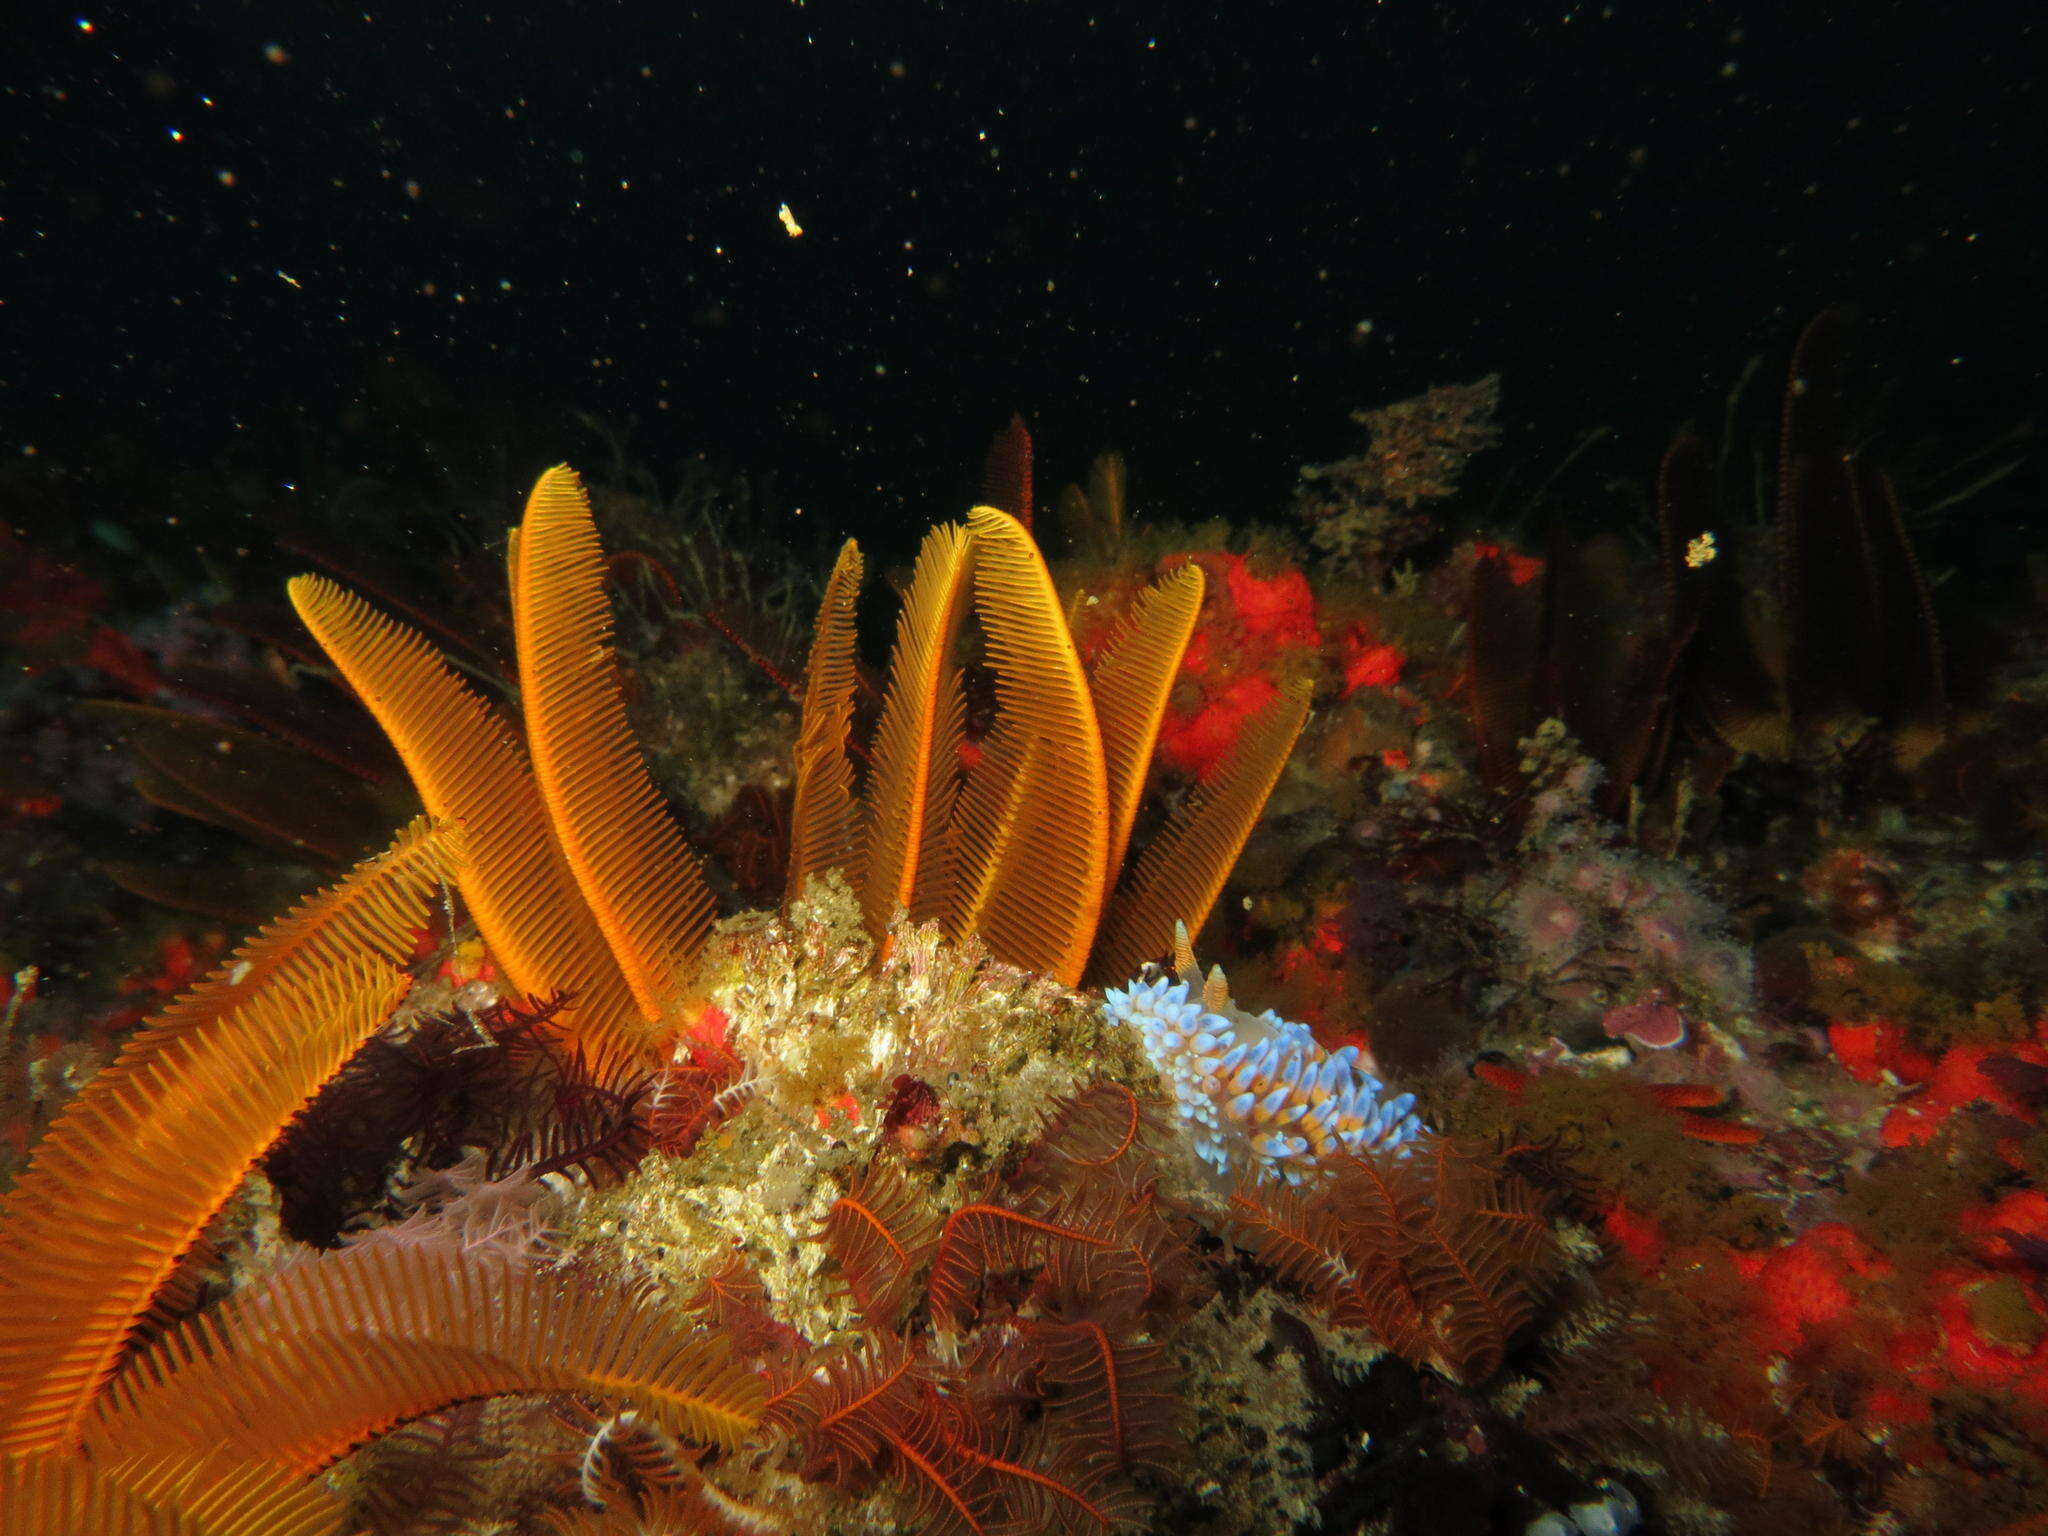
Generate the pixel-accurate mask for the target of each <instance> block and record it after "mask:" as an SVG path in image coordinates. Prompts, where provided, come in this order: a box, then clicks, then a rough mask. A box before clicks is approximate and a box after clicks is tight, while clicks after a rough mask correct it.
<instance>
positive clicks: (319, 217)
mask: <svg viewBox="0 0 2048 1536" xmlns="http://www.w3.org/2000/svg"><path fill="white" fill-rule="evenodd" d="M2025 12H2026V8H2025V7H2021V6H2017V5H2009V4H1978V5H1967V6H1965V5H1951V6H1940V5H1932V4H1898V5H1893V4H1867V5H1854V6H1851V5H1841V6H1819V5H1803V4H1802V5H1790V6H1786V5H1774V6H1740V5H1708V4H1689V3H1679V0H1671V3H1655V4H1648V3H1637V4H1620V5H1614V6H1604V7H1603V6H1578V5H1571V4H1562V5H1548V6H1541V7H1536V6H1527V7H1524V6H1516V5H1505V4H1503V5H1493V4H1485V5H1481V4H1471V3H1467V4H1452V5H1424V4H1419V3H1417V4H1408V3H1403V4H1381V5H1374V4H1366V3H1358V4H1346V5H1341V6H1338V5H1327V4H1323V5H1309V4H1294V5H1276V4H1259V3H1250V0H1233V3H1230V4H1227V5H1220V6H1214V7H1206V6H1193V5H1169V4H1159V3H1155V4H1122V3H1114V0H1110V3H1102V4H1088V5H1082V4H1069V3H1064V0H1047V3H1037V4H1028V5H1026V4H1003V3H997V0H974V3H956V4H939V3H917V4H914V3H885V4H876V3H866V4H836V3H809V4H798V3H790V0H745V3H720V0H712V3H706V4H700V5H695V6H684V5H671V4H645V3H641V4H587V5H579V6H574V7H570V6H545V7H544V6H539V5H529V4H520V3H517V0H508V3H504V4H500V5H496V6H486V5H465V4H431V5H429V4H418V5H404V6H400V5H384V6H378V5H374V4H373V5H370V6H368V7H365V6H363V5H359V4H339V3H333V4H328V3H312V0H295V3H281V4H265V5H254V4H241V3H227V0H220V3H211V4H190V3H161V4H151V5H113V6H105V7H97V6H95V7H88V8H85V9H82V10H69V9H62V8H51V7H34V8H31V9H30V10H29V11H28V12H26V13H21V12H12V13H10V14H12V15H13V16H14V18H15V19H13V20H11V21H8V22H6V23H5V24H4V27H5V32H6V35H7V48H6V50H5V53H6V57H5V59H4V62H0V77H4V81H5V85H6V95H5V97H4V103H0V104H4V108H5V111H6V112H7V114H8V117H9V119H10V122H9V125H8V128H7V140H8V153H9V159H8V161H7V163H6V169H5V178H4V187H0V192H4V198H5V214H6V223H5V226H4V230H0V296H4V299H5V304H6V307H5V310H4V325H5V330H6V335H5V338H4V340H0V359H4V361H0V411H4V417H0V421H4V430H5V437H6V439H7V441H6V442H5V444H4V447H5V450H6V451H7V452H9V453H16V452H20V451H22V450H23V449H24V448H29V447H34V448H35V449H36V450H37V451H39V452H44V453H52V452H55V453H63V454H68V455H70V456H71V457H73V458H76V457H78V456H80V455H81V454H83V453H85V452H86V450H85V448H84V447H83V445H84V444H86V443H88V442H90V441H91V440H92V438H93V436H94V435H95V434H98V433H104V432H108V431H114V432H119V433H121V434H123V435H125V436H126V437H128V438H129V439H131V440H133V441H136V442H140V443H143V444H146V445H148V446H149V448H150V451H152V452H154V453H158V454H161V455H163V456H164V457H165V458H166V460H169V461H181V462H203V461H205V460H206V459H207V458H208V456H209V455H215V454H218V453H219V452H221V451H222V450H223V449H224V448H227V447H230V446H231V445H233V444H234V443H235V442H237V440H238V439H240V440H247V439H249V438H250V437H251V436H252V435H254V436H256V437H261V436H262V434H264V433H265V432H274V431H275V428H276V424H277V422H278V421H279V419H280V418H281V417H289V416H291V415H293V414H300V415H302V416H303V418H304V419H305V420H306V421H308V422H313V423H319V424H323V425H326V424H331V423H333V422H335V421H336V420H337V419H340V418H341V417H343V416H344V414H345V413H346V411H347V409H348V407H349V406H350V404H351V402H357V401H359V400H360V399H361V398H362V397H363V396H364V394H365V391H366V390H370V389H373V388H379V387H381V388H386V389H389V387H390V386H389V380H390V379H391V378H392V377H393V376H394V375H397V376H401V377H405V378H408V379H411V380H413V381H415V382H417V381H418V380H422V379H424V380H428V381H431V383H432V386H433V388H434V389H435V390H436V391H439V392H441V393H442V395H443V396H444V397H446V398H448V399H452V400H454V401H456V402H458V403H459V404H460V405H461V406H462V407H463V408H467V407H469V406H471V405H475V406H478V407H481V406H483V405H485V404H487V403H490V402H498V403H500V404H509V405H511V406H512V407H514V408H516V410H517V411H518V412H521V413H524V415H525V416H526V417H527V418H529V419H538V420H540V421H542V422H543V423H546V422H554V423H558V424H559V425H560V428H561V433H562V436H561V444H560V445H558V444H557V443H554V442H542V441H539V440H536V439H533V438H530V437H529V438H525V439H523V440H522V441H521V442H519V443H517V444H515V445H514V447H513V452H512V457H513V458H515V459H519V460H520V462H518V463H516V464H514V465H512V466H511V468H510V470H508V484H507V486H506V489H507V490H510V489H511V488H512V487H513V486H515V485H516V483H517V481H518V479H519V478H521V477H523V476H524V474H525V473H526V472H527V471H528V469H530V468H531V463H530V462H527V460H531V461H532V462H538V461H539V459H540V458H541V457H545V456H547V455H549V454H551V453H553V452H560V451H575V445H576V442H577V439H576V437H575V435H574V429H573V418H572V416H571V412H572V411H574V410H582V411H587V412H591V413H595V414H597V415H599V416H602V417H604V418H605V419H607V420H609V421H611V422H614V423H617V424H625V423H627V422H629V421H631V422H636V423H637V425H635V426H634V428H633V433H632V444H633V448H634V451H635V452H637V453H639V454H642V455H644V456H645V458H646V459H647V460H648V461H649V462H651V463H654V464H657V465H659V464H661V463H665V462H667V461H669V460H671V459H674V458H677V457H680V456H681V455H684V454H687V453H694V452H700V451H708V452H710V453H712V454H715V455H717V456H720V457H722V458H724V459H726V460H729V461H731V462H733V463H735V464H737V465H740V466H743V467H745V468H746V469H748V470H750V471H754V472H757V473H758V472H761V471H766V470H774V471H776V472H777V473H778V475H779V477H780V484H781V492H780V499H781V501H782V502H783V503H784V504H785V505H787V506H792V507H793V506H799V505H800V506H803V507H805V508H806V510H807V511H808V512H809V513H810V514H811V516H812V518H813V519H823V520H825V521H826V522H827V523H828V524H829V528H830V531H831V532H833V533H837V532H839V531H841V530H851V531H858V532H861V533H863V534H866V535H867V536H869V537H871V538H872V537H881V538H883V539H884V540H886V539H888V538H889V537H890V536H891V535H892V534H894V533H899V532H900V534H901V536H902V538H903V539H904V540H905V541H907V540H908V539H909V538H910V537H911V536H912V535H914V533H915V532H916V531H917V530H918V529H921V528H922V527H923V526H925V525H926V524H927V523H928V522H929V521H930V520H931V519H932V518H933V517H935V516H940V515H945V514H949V513H950V512H952V511H954V510H956V508H957V506H958V504H959V502H960V500H961V498H963V497H964V496H966V495H967V494H968V493H969V492H970V491H971V489H972V488H973V485H974V483H975V479H976V475H977V468H978V465H979V461H980V457H981V453H982V450H983V447H984V445H985V444H986V443H987V441H988V439H989V436H990V434H991V433H992V432H993V431H994V430H995V429H996V428H997V427H998V426H999V425H1000V424H1001V423H1002V422H1003V421H1004V420H1006V419H1007V417H1008V414H1009V412H1010V411H1011V410H1012V409H1013V408H1016V409H1021V410H1022V411H1023V412H1024V413H1025V414H1026V416H1027V418H1028V419H1029V421H1030V422H1031V425H1032V427H1033V429H1034V432H1035V433H1036V436H1037V440H1038V446H1039V453H1040V475H1041V479H1042V481H1044V482H1057V481H1058V480H1061V479H1065V478H1073V477H1076V476H1078V474H1079V473H1080V472H1081V470H1082V467H1083V466H1084V465H1085V463H1086V460H1087V458H1088V456H1090V455H1091V454H1093V453H1094V452H1095V451H1097V450H1098V449H1100V448H1103V447H1106V446H1111V445H1118V446H1122V447H1124V448H1126V449H1128V450H1129V451H1130V453H1131V454H1132V458H1133V464H1134V471H1135V488H1136V492H1137V495H1138V497H1139V500H1140V501H1141V502H1149V503H1151V504H1153V505H1155V506H1159V505H1163V506H1166V507H1169V508H1171V509H1173V510H1174V511H1176V512H1179V513H1181V514H1184V515H1207V514H1223V515H1227V516H1231V517H1233V518H1242V517H1246V516H1257V517H1270V516H1274V515H1276V514H1277V513H1278V512H1279V510H1280V509H1281V507H1282V506H1283V505H1284V502H1285V498H1286V495H1287V492H1288V488H1289V486H1290V484H1291V482H1292V479H1293V474H1294V470H1295V468H1296V467H1297V466H1298V465H1299V464H1301V463H1303V462H1305V461H1311V460H1319V459H1330V458H1334V457H1337V456H1339V455H1340V454H1342V453H1343V452H1345V451H1348V450H1349V449H1350V448H1351V447H1352V446H1353V444H1352V439H1351V437H1350V435H1349V430H1348V428H1347V425H1346V422H1345V413H1346V412H1347V411H1348V410H1349V409H1351V408H1353V407H1356V406H1365V405H1371V404H1376V403H1381V402H1384V401H1388V400H1392V399H1396V398H1399V397H1402V396H1404V395H1408V394H1412V393H1414V392H1416V391H1418V390H1420V389H1422V388H1423V387H1425V386H1427V385H1429V384H1432V383H1439V382H1448V381H1452V380H1458V379H1464V378H1470V377H1473V376H1476V375H1478V374H1481V373H1485V372H1490V371H1496V370H1498V371H1500V372H1502V373H1503V374H1504V375H1505V377H1506V385H1505V391H1506V393H1505V409H1504V419H1505V423H1506V425H1507V428H1508V432H1507V437H1506V440H1505V446H1504V450H1503V452H1502V454H1501V455H1500V456H1499V457H1498V463H1497V466H1496V469H1495V473H1496V474H1497V475H1498V476H1500V477H1502V478H1505V479H1506V481H1507V483H1506V484H1505V485H1504V486H1502V487H1500V488H1499V494H1501V495H1502V496H1503V497H1504V498H1505V502H1504V504H1507V505H1512V501H1513V497H1514V495H1515V494H1516V489H1515V488H1516V486H1518V485H1519V486H1522V487H1530V486H1533V485H1534V484H1535V483H1536V482H1537V481H1539V480H1541V479H1542V478H1543V477H1544V475H1545V474H1547V473H1548V471H1549V470H1550V469H1551V468H1553V467H1554V466H1555V465H1556V463H1557V462H1558V461H1559V460H1560V459H1561V458H1562V457H1563V456H1564V454H1565V453H1566V452H1567V451H1569V449H1570V447H1571V445H1572V444H1573V443H1574V442H1575V441H1576V440H1577V439H1578V437H1579V436H1580V435H1581V434H1582V433H1583V432H1585V431H1586V430H1587V429H1589V428H1591V427H1594V426H1596V425H1601V424H1608V425H1612V426H1613V427H1614V428H1616V430H1617V435H1616V437H1615V438H1614V439H1613V440H1611V441H1610V442H1609V443H1607V444H1604V445H1603V446H1602V447H1600V448H1599V449H1597V450H1595V451H1594V452H1593V453H1591V454H1589V455H1587V456H1586V458H1585V459H1583V460H1581V461H1579V463H1578V464H1577V465H1575V466H1574V469H1573V471H1572V478H1570V479H1568V480H1567V481H1565V482H1563V483H1562V484H1561V492H1562V493H1563V494H1564V495H1565V497H1566V498H1567V499H1573V498H1576V499H1578V500H1581V501H1583V502H1585V503H1586V504H1588V505H1589V506H1590V505H1591V504H1592V503H1594V502H1597V501H1598V500H1599V499H1600V498H1601V497H1602V496H1604V495H1606V494H1608V493H1607V491H1606V482H1607V481H1609V480H1610V479H1614V478H1628V477H1633V478H1635V479H1637V480H1639V481H1640V480H1641V479H1643V478H1646V477H1647V475H1648V474H1649V472H1650V470H1651V469H1652V468H1653V466H1654V462H1655V458H1656V455H1657V452H1658V450H1659V448H1660V447H1661V445H1662V443H1663V442H1664V441H1665V440H1667V439H1668V437H1669V434H1670V432H1671V431H1672V429H1673V428H1674V427H1675V426H1676V425H1677V424H1678V423H1680V422H1681V421H1683V420H1685V419H1687V418H1688V417H1693V416H1698V417H1700V418H1702V419H1703V420H1704V421H1705V422H1706V423H1707V424H1708V425H1709V426H1710V428H1714V427H1717V426H1718V419H1719V414H1720V403H1721V399H1722V397H1723V395H1724V394H1725V393H1726V391H1727V389H1728V388H1729V386H1730V385H1731V383H1732V382H1733V381H1734V380H1735V378H1736V377H1737V376H1738V375H1739V374H1740V372H1741V370H1742V367H1743V364H1744V361H1745V359H1747V358H1748V357H1750V356H1751V355H1752V354H1755V353H1760V352H1761V353H1766V354H1770V355H1771V357H1772V359H1773V361H1772V363H1771V365H1770V368H1769V369H1768V370H1767V371H1766V372H1765V373H1764V374H1762V375H1759V378H1760V379H1761V380H1762V381H1764V382H1762V384H1761V387H1760V388H1759V390H1758V391H1757V398H1758V399H1759V400H1762V401H1764V402H1768V401H1769V399H1770V398H1771V397H1772V396H1773V395H1774V394H1775V393H1776V389H1777V383H1776V374H1777V371H1778V370H1779V369H1780V368H1781V367H1782V361H1781V360H1782V358H1783V356H1784V354H1785V353H1786V352H1787V351H1789V348H1790V346H1791V342H1792V340H1793V338H1794V337H1795V336H1796V334H1797V332H1798V329H1799V327H1800V325H1801V324H1803V323H1804V321H1805V320H1806V318H1807V317H1808V316H1810V315H1811V314H1812V313H1813V312H1815V311H1816V310H1818V309H1819V308H1821V307H1823V306H1825V305H1827V304H1831V303H1841V304H1847V305H1850V306H1852V307H1853V308H1854V309H1855V310H1856V312H1857V314H1858V316H1859V320H1860V325H1859V331H1858V335H1859V339H1860V345H1861V347H1862V350H1863V354H1864V357H1865V361H1866V364H1867V366H1866V368H1865V371H1864V372H1863V374H1862V375H1861V376H1860V390H1861V395H1862V398H1863V401H1864V404H1865V408H1866V410H1867V411H1868V414H1869V419H1870V420H1871V422H1872V423H1873V427H1874V429H1875V430H1877V431H1878V432H1879V436H1880V440H1881V441H1882V442H1883V443H1885V444H1888V445H1900V446H1904V445H1908V444H1910V443H1911V442H1912V441H1913V440H1915V439H1917V438H1921V437H1926V436H1930V435H1931V436H1932V437H1933V438H1934V440H1935V443H1936V447H1937V452H1939V453H1949V454H1952V455H1959V454H1961V453H1963V452H1966V451H1968V450H1969V449H1971V448H1973V447H1974V446H1976V445H1977V444H1978V443H1980V442H1981V441H1982V440H1984V439H1985V438H1987V437H1988V436H1990V435H1992V434H1994V433H1996V432H1999V431H2003V430H2005V429H2008V428H2010V427H2012V426H2014V425H2015V424H2016V423H2020V422H2023V421H2024V420H2025V419H2026V418H2027V417H2029V415H2030V414H2032V413H2034V412H2036V411H2038V409H2039V407H2040V404H2041V401H2042V395H2043V390H2042V366H2041V347H2042V327H2041V323H2040V322H2041V314H2042V307H2041V298H2040V295H2041V288H2042V279H2043V271H2042V265H2043V264H2042V259H2041V242H2040V234H2039V227H2040V226H2041V225H2042V224H2043V223H2044V210H2043V208H2042V206H2041V203H2042V199H2041V196H2040V185H2041V176H2042V170H2043V154H2042V150H2043V139H2044V135H2043V114H2042V103H2041V100H2040V92H2039V90H2038V89H2037V88H2036V87H2035V85H2034V83H2033V81H2032V80H2031V79H2030V74H2031V73H2032V71H2033V66H2034V65H2035V64H2037V63H2038V60H2039V57H2040V55H2041V53H2042V36H2041V27H2040V26H2039V24H2037V23H2035V22H2033V21H2030V20H2026V19H2023V18H2024V15H2025ZM785 203H786V204H788V205H789V207H790V209H791V210H792V212H793V213H794V215H795V217H796V218H797V219H798V221H799V222H800V225H801V227H802V229H803V231H804V232H803V234H802V236H801V237H800V238H792V237H791V236H789V235H788V234H786V233H785V232H784V230H783V228H782V227H781V225H780V224H779V223H778V219H777V209H778V206H779V205H782V204H785ZM378 381H383V382H382V383H381V384H380V383H379V382H378ZM1767 414H1768V412H1767V407H1766V411H1765V419H1766V420H1767ZM542 435H543V436H545V435H546V432H545V429H543V433H542ZM522 455H523V457H522ZM590 456H591V455H590V453H587V452H586V453H585V454H584V457H585V458H586V459H587V458H589V457H590ZM513 471H516V473H514V472H513ZM277 472H278V473H279V474H280V475H283V474H285V473H288V466H281V467H280V468H279V469H278V471H277ZM2037 490H2038V480H2036V481H2034V482H2031V485H2030V482H2028V480H2027V479H2026V477H2025V476H2024V475H2022V476H2021V477H2019V478H2017V479H2015V480H2014V481H2011V482H2008V483H2007V485H2006V486H2005V487H2004V488H2003V489H2002V490H2001V491H2000V492H1999V493H1998V501H1997V502H1996V505H1995V509H1994V515H1993V516H1990V517H1986V518H1982V519H1979V520H1977V521H1976V522H1975V523H1973V524H1971V525H1970V526H1969V528H1968V529H1967V530H1965V531H1963V532H1960V533H1958V532H1956V531H1954V530H1953V529H1952V530H1951V531H1950V532H1949V533H1948V534H1947V535H1945V537H1946V538H1947V539H1948V540H1949V542H1950V544H1951V546H1952V547H1951V548H1949V549H1947V550H1945V551H1942V552H1941V553H1945V554H1946V555H1947V556H1948V558H1950V559H1952V560H1953V559H1957V558H1962V559H1964V560H1966V561H1968V560H1970V559H1973V558H1974V559H1976V560H1981V561H1987V562H1990V563H1994V564H1995V563H1996V562H1997V561H1998V560H1999V559H2000V558H2002V554H2003V552H2006V551H2008V550H2009V549H2011V548H2013V547H2017V544H2018V543H2024V542H2026V541H2027V540H2028V539H2029V538H2030V537H2031V531H2032V530H2031V526H2030V524H2029V521H2028V520H2029V518H2030V517H2031V515H2032V512H2033V510H2034V508H2035V506H2036V505H2037V504H2038V499H2039V498H2038V495H2037V494H2035V493H2036V491H2037ZM811 526H814V527H815V526H816V523H815V521H814V522H813V524H812V525H811ZM1958 551H1960V554H1959V553H1958Z"/></svg>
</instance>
